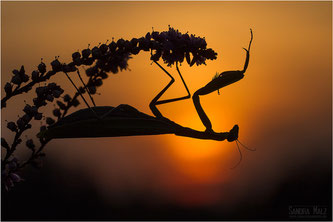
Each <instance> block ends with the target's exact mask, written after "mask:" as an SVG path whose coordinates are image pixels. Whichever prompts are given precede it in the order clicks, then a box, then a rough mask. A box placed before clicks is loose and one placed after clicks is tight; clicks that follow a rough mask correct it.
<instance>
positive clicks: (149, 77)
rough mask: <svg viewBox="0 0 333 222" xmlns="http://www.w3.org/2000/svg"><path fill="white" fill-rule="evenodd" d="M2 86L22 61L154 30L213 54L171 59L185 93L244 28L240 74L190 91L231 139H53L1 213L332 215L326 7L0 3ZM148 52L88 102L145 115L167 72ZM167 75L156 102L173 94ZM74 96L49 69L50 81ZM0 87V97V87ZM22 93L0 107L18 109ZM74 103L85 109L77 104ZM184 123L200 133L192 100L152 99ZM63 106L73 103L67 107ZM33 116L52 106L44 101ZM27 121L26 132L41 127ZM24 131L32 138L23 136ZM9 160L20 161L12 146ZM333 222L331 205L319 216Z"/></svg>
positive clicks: (235, 60)
mask: <svg viewBox="0 0 333 222" xmlns="http://www.w3.org/2000/svg"><path fill="white" fill-rule="evenodd" d="M1 6H2V7H1V13H2V17H1V21H2V22H1V33H2V35H1V39H2V45H1V51H2V54H1V57H2V60H1V62H2V67H1V73H2V75H1V83H2V88H3V85H4V84H5V83H6V82H7V81H9V80H10V78H11V71H12V70H13V69H15V68H19V67H20V66H21V65H22V64H24V65H25V68H26V70H27V71H28V72H29V73H31V71H32V70H34V69H36V68H37V65H38V64H39V62H40V58H41V57H43V58H44V62H45V63H47V64H49V63H50V62H51V61H52V60H53V59H54V56H60V61H65V62H69V61H70V60H71V54H72V53H73V52H75V51H77V50H78V49H79V50H82V49H84V48H86V47H87V45H88V44H91V46H95V45H97V44H98V43H99V42H102V43H103V42H106V40H107V39H109V40H111V39H112V37H114V38H115V39H116V40H117V39H118V38H124V39H129V40H130V39H131V38H133V37H141V36H144V35H145V34H146V33H147V32H151V28H152V27H154V30H156V31H165V30H167V29H168V25H169V24H170V25H171V26H172V27H174V28H177V29H179V30H180V31H181V32H182V33H185V32H187V31H188V32H189V33H190V34H196V35H199V36H201V37H205V38H206V41H207V43H208V47H211V48H213V49H214V50H215V51H216V52H217V53H218V59H217V60H214V61H207V66H204V65H203V66H199V67H197V66H193V67H189V66H188V65H187V64H183V66H181V67H180V69H181V71H182V74H183V76H184V78H185V81H186V82H187V84H188V87H189V89H190V91H191V93H192V94H193V93H194V92H195V91H196V90H197V89H199V88H200V87H202V86H204V85H205V84H206V83H208V82H209V81H210V80H211V79H212V77H213V75H214V74H215V73H216V72H217V71H218V72H222V71H227V70H235V69H236V70H237V69H242V67H243V64H244V61H245V52H244V50H243V49H242V47H247V46H248V43H249V39H250V32H249V28H252V29H253V33H254V40H253V44H252V48H251V58H250V64H249V67H248V70H247V72H246V74H245V78H244V79H243V80H242V81H240V82H238V83H235V84H233V85H230V86H228V87H226V88H224V89H222V90H221V95H220V96H218V95H217V93H212V94H210V95H207V96H204V97H202V99H201V101H202V105H203V107H204V109H205V111H206V112H207V114H208V116H209V117H210V119H211V121H212V123H213V129H214V130H215V131H229V130H230V129H231V128H232V126H233V125H234V124H238V125H239V126H240V134H239V139H240V141H242V142H243V143H245V144H246V145H248V146H249V147H251V148H256V149H257V151H256V152H249V151H247V150H244V151H243V161H242V162H241V164H240V165H239V166H238V167H237V168H236V169H234V170H230V167H232V166H234V164H236V163H237V161H238V160H239V154H238V151H237V149H236V144H235V143H228V142H215V141H204V140H202V141H200V140H197V139H191V138H183V137H176V136H173V135H162V136H142V137H124V138H102V139H65V140H53V141H51V142H50V143H49V144H48V146H47V148H46V154H47V158H46V159H45V160H44V168H43V169H42V170H37V171H36V170H30V169H27V171H26V173H25V175H24V176H25V178H26V182H24V183H22V184H19V185H18V186H17V187H16V188H15V190H14V191H12V192H10V193H7V194H3V195H2V215H3V219H32V220H36V219H45V220H47V219H49V220H57V219H67V220H70V219H80V220H86V219H90V220H97V219H105V220H111V219H119V220H122V219H155V220H157V219H191V220H195V219H206V220H209V219H215V220H224V219H228V220H233V219H279V220H281V219H290V218H289V215H288V213H289V211H288V207H289V206H290V205H293V204H303V205H307V206H313V205H324V206H327V207H328V208H329V209H331V196H332V193H331V178H332V177H331V172H332V171H331V163H332V162H331V155H332V154H331V147H332V142H331V141H332V140H331V139H332V137H331V134H332V130H331V128H332V117H331V112H332V103H331V101H332V97H331V90H332V88H331V87H332V86H331V85H332V84H331V83H332V76H331V73H332V42H331V39H332V28H331V26H332V21H331V18H332V12H331V7H332V3H331V2H94V3H93V2H1ZM149 57H150V56H149V53H147V52H141V53H140V54H139V55H137V56H134V58H133V59H131V60H130V61H129V67H130V69H131V71H125V72H121V73H119V74H117V75H111V76H110V77H109V79H107V81H105V84H104V85H103V86H102V87H101V88H100V91H99V92H100V93H101V95H100V96H95V101H96V103H97V104H98V105H111V106H117V105H119V104H130V105H132V106H134V107H136V108H138V109H139V110H140V111H142V112H145V113H148V114H151V112H150V110H149V107H148V104H149V102H150V100H151V99H152V98H153V97H154V96H155V95H156V94H157V93H158V92H159V91H160V90H161V89H162V88H163V87H164V86H165V85H166V84H167V83H168V81H169V79H168V77H167V76H166V75H165V74H164V73H163V72H162V71H161V70H160V69H159V68H158V67H157V66H155V65H150V63H151V61H150V60H149ZM168 70H169V71H170V72H171V73H173V74H174V75H175V78H176V83H175V84H174V85H173V86H172V88H171V89H170V90H169V91H168V92H167V93H166V94H165V96H164V98H171V97H175V96H181V95H185V94H186V91H185V89H184V88H183V86H182V84H181V81H180V79H179V77H178V76H177V74H176V70H175V69H174V68H172V69H170V68H169V69H168ZM51 80H52V81H56V82H57V83H59V84H61V85H62V86H63V88H64V89H65V91H67V92H70V94H72V93H73V92H74V90H73V89H72V87H71V85H70V84H69V83H68V81H67V79H65V77H64V76H63V75H62V74H61V73H60V74H58V75H57V76H55V77H53V78H52V79H51ZM2 93H4V91H3V90H2ZM32 98H33V97H32V95H21V96H17V97H15V99H13V100H12V101H9V102H8V107H7V108H5V109H3V110H2V136H3V137H5V138H12V137H13V136H12V134H11V133H10V132H8V130H7V129H6V128H5V127H4V126H5V122H4V120H5V119H7V120H16V118H17V117H16V116H17V115H22V113H23V111H21V109H23V106H24V102H23V100H24V99H25V100H26V101H27V102H28V103H31V101H32ZM80 108H84V105H83V104H82V105H81V106H80ZM159 108H160V110H161V112H162V113H163V114H164V115H165V116H166V117H168V118H170V119H171V120H173V121H176V122H177V123H179V124H181V125H183V126H189V127H191V128H195V129H198V130H204V127H203V125H202V123H201V122H200V119H199V117H198V115H197V113H196V111H195V109H194V106H193V103H192V100H185V101H180V102H175V103H171V104H167V105H162V106H160V107H159ZM72 111H74V109H72ZM44 113H45V114H47V113H50V110H48V109H45V110H44ZM39 125H40V124H39V123H38V122H36V127H39ZM31 135H33V133H31V134H30V135H28V136H31ZM21 149H22V151H21V152H20V153H19V156H25V155H26V152H25V151H24V150H25V149H24V147H22V148H21ZM328 218H331V212H329V214H328Z"/></svg>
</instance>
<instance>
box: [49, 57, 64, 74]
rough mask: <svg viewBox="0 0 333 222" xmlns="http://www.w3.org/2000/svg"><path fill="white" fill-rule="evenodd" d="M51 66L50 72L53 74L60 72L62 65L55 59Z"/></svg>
mask: <svg viewBox="0 0 333 222" xmlns="http://www.w3.org/2000/svg"><path fill="white" fill-rule="evenodd" d="M51 66H52V70H53V71H55V72H58V71H60V70H61V68H62V65H61V63H60V62H59V60H58V59H55V60H53V61H52V62H51Z"/></svg>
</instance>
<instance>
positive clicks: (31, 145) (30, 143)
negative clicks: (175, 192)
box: [25, 139, 35, 150]
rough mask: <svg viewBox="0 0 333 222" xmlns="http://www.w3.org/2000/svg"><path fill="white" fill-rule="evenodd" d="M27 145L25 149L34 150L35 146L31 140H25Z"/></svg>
mask: <svg viewBox="0 0 333 222" xmlns="http://www.w3.org/2000/svg"><path fill="white" fill-rule="evenodd" d="M25 144H26V145H27V147H28V148H29V149H31V150H35V144H34V141H33V140H32V139H29V140H27V142H26V143H25Z"/></svg>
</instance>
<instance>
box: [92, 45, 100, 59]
mask: <svg viewBox="0 0 333 222" xmlns="http://www.w3.org/2000/svg"><path fill="white" fill-rule="evenodd" d="M92 56H93V58H100V57H101V56H102V52H101V50H100V49H99V48H98V47H96V46H95V47H94V48H93V49H92Z"/></svg>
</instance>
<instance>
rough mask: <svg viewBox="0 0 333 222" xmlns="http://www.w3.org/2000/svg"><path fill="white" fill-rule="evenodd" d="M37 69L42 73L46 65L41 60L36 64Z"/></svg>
mask: <svg viewBox="0 0 333 222" xmlns="http://www.w3.org/2000/svg"><path fill="white" fill-rule="evenodd" d="M38 71H39V72H40V73H42V74H44V73H45V72H46V65H45V63H44V62H41V63H40V64H39V65H38Z"/></svg>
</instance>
